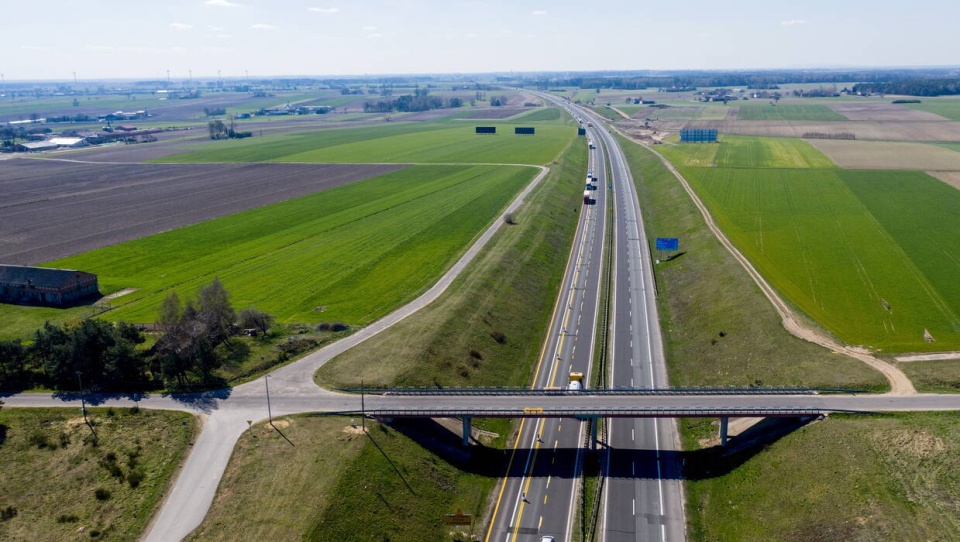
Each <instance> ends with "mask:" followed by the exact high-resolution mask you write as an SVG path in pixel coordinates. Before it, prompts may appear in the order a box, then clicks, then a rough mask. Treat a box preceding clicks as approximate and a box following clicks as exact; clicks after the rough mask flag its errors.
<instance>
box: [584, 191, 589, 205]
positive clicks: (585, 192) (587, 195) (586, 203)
mask: <svg viewBox="0 0 960 542" xmlns="http://www.w3.org/2000/svg"><path fill="white" fill-rule="evenodd" d="M583 204H584V205H589V204H590V191H589V190H584V191H583Z"/></svg>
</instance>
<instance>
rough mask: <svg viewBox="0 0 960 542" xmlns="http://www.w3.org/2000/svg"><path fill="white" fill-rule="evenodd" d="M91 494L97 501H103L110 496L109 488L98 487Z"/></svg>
mask: <svg viewBox="0 0 960 542" xmlns="http://www.w3.org/2000/svg"><path fill="white" fill-rule="evenodd" d="M93 496H94V497H96V498H97V500H98V501H105V500H107V499H109V498H110V496H111V493H110V491H109V490H106V489H103V488H102V487H98V488H97V490H96V491H94V492H93Z"/></svg>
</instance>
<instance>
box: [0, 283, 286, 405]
mask: <svg viewBox="0 0 960 542" xmlns="http://www.w3.org/2000/svg"><path fill="white" fill-rule="evenodd" d="M272 325H273V317H271V316H270V315H268V314H266V313H264V312H262V311H259V310H257V309H255V308H253V307H251V308H247V309H243V310H241V311H240V312H239V313H237V312H236V311H235V310H234V308H233V306H232V304H231V303H230V299H229V295H228V293H227V291H226V289H224V287H223V285H222V284H221V283H220V281H219V280H218V279H214V281H213V282H211V283H210V284H208V285H205V286H203V287H201V288H200V291H199V293H198V295H197V297H196V298H194V299H188V300H186V302H182V301H181V300H180V298H179V296H178V295H177V294H176V293H171V294H170V295H168V296H167V297H166V298H165V299H164V301H163V303H162V305H161V308H160V316H159V318H158V319H157V322H156V327H157V330H158V331H159V332H160V336H159V338H158V339H157V341H156V343H155V344H154V345H153V346H152V347H151V348H149V349H146V350H144V349H141V348H138V346H139V345H142V344H144V343H145V342H146V340H147V337H146V336H145V334H144V332H143V331H144V330H143V329H141V328H140V327H137V326H134V325H132V324H128V323H124V322H120V323H117V324H113V323H110V322H106V321H104V320H100V319H96V318H91V319H86V320H82V321H80V322H78V323H68V324H62V325H54V324H50V323H49V322H48V323H45V324H44V325H43V327H41V328H40V329H38V330H37V331H36V332H35V333H34V335H33V341H32V343H30V344H24V343H23V342H22V341H20V340H19V339H17V340H6V341H0V387H10V386H14V385H18V384H20V385H29V384H36V383H40V384H45V385H47V386H50V387H52V388H54V389H59V390H78V389H80V386H81V384H82V386H83V388H84V389H97V390H105V391H121V390H125V391H129V390H137V389H155V388H159V387H164V386H165V385H166V386H173V387H179V388H185V387H187V386H188V385H189V384H190V383H191V382H195V381H200V382H201V383H210V382H211V381H212V380H213V379H214V378H213V372H214V370H216V369H217V368H219V367H220V366H221V365H222V364H223V361H224V359H225V358H226V357H228V356H229V354H230V350H231V349H232V348H235V345H232V344H231V341H230V339H231V337H233V336H234V335H235V334H236V333H237V332H238V331H239V330H240V329H255V330H257V332H258V333H261V334H266V333H267V332H268V331H269V329H270V327H271V326H272Z"/></svg>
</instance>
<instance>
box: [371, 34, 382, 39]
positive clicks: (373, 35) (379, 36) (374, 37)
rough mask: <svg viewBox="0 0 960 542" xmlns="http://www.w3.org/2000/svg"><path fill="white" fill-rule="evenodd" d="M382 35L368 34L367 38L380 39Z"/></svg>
mask: <svg viewBox="0 0 960 542" xmlns="http://www.w3.org/2000/svg"><path fill="white" fill-rule="evenodd" d="M382 37H383V34H368V35H367V38H368V39H371V40H376V39H380V38H382Z"/></svg>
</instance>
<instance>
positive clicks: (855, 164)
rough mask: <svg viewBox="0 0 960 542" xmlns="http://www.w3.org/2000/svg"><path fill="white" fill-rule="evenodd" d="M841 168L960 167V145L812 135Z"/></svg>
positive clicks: (927, 168) (930, 169)
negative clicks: (819, 137)
mask: <svg viewBox="0 0 960 542" xmlns="http://www.w3.org/2000/svg"><path fill="white" fill-rule="evenodd" d="M809 141H810V143H811V144H812V145H813V146H814V147H816V148H818V149H820V151H821V152H823V153H824V154H826V155H827V156H829V157H830V159H831V160H833V161H834V162H836V163H837V165H839V166H840V167H842V168H846V169H914V170H927V171H960V152H958V151H960V146H958V145H957V144H949V143H944V144H937V145H932V144H927V143H913V142H909V141H844V140H838V139H811V140H809Z"/></svg>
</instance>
